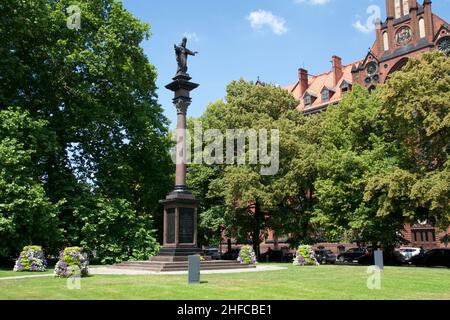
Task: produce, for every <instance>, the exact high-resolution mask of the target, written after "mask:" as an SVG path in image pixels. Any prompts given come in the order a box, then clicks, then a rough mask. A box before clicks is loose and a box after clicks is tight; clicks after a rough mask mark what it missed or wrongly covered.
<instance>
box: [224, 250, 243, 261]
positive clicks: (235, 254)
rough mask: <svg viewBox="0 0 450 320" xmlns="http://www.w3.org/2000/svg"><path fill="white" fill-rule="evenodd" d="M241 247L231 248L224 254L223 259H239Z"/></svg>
mask: <svg viewBox="0 0 450 320" xmlns="http://www.w3.org/2000/svg"><path fill="white" fill-rule="evenodd" d="M240 250H241V249H231V250H230V251H227V252H226V253H225V254H223V255H222V260H237V258H238V257H239V251H240Z"/></svg>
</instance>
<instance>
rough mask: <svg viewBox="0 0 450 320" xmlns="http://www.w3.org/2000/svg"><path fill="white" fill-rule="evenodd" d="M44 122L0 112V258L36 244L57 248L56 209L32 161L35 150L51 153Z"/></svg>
mask: <svg viewBox="0 0 450 320" xmlns="http://www.w3.org/2000/svg"><path fill="white" fill-rule="evenodd" d="M45 126H46V122H45V121H43V120H38V121H35V120H33V119H31V117H30V116H29V114H28V113H27V112H26V111H25V112H24V111H22V110H20V109H17V108H9V109H6V110H2V111H0V243H1V245H0V257H1V256H4V257H9V256H11V255H13V254H16V253H17V252H20V251H21V250H22V248H23V247H24V246H26V245H29V244H33V243H38V244H41V245H44V246H45V247H46V248H47V249H54V248H55V247H57V246H58V244H60V242H59V241H60V240H61V238H60V235H61V232H60V230H59V229H58V216H57V214H58V205H60V204H53V203H52V202H51V201H50V199H49V198H48V197H47V196H46V195H45V191H44V188H43V186H42V183H40V179H39V178H42V177H38V176H37V175H36V172H35V164H34V161H33V159H34V158H35V157H36V155H38V153H39V151H38V149H41V150H42V149H51V148H52V147H53V146H54V142H55V139H54V137H52V136H47V132H46V130H45Z"/></svg>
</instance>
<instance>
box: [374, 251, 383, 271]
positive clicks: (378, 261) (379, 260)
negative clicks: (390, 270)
mask: <svg viewBox="0 0 450 320" xmlns="http://www.w3.org/2000/svg"><path fill="white" fill-rule="evenodd" d="M374 256H375V266H377V267H378V268H379V269H380V270H383V269H384V259H383V251H382V250H376V251H375V253H374Z"/></svg>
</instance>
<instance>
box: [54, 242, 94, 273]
mask: <svg viewBox="0 0 450 320" xmlns="http://www.w3.org/2000/svg"><path fill="white" fill-rule="evenodd" d="M76 275H80V276H81V277H85V276H88V275H89V259H88V256H87V254H86V253H83V250H82V249H80V248H79V247H70V248H66V249H64V251H61V253H60V255H59V261H58V263H57V264H56V265H55V276H57V277H61V278H69V277H72V276H76Z"/></svg>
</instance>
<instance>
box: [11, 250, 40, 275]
mask: <svg viewBox="0 0 450 320" xmlns="http://www.w3.org/2000/svg"><path fill="white" fill-rule="evenodd" d="M46 270H47V261H46V260H45V255H44V251H43V250H42V247H40V246H27V247H24V248H23V250H22V252H21V253H20V255H19V257H18V258H17V261H16V265H15V266H14V271H15V272H22V271H31V272H44V271H46Z"/></svg>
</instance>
